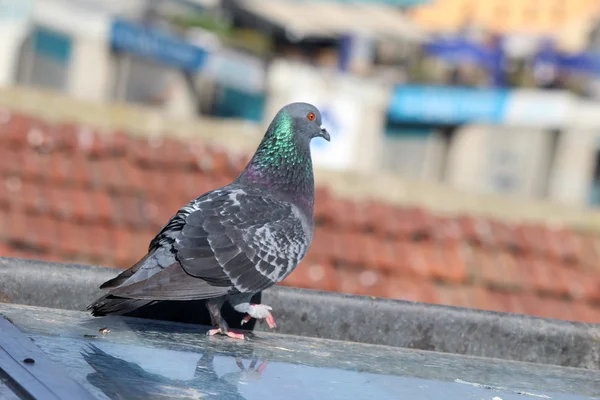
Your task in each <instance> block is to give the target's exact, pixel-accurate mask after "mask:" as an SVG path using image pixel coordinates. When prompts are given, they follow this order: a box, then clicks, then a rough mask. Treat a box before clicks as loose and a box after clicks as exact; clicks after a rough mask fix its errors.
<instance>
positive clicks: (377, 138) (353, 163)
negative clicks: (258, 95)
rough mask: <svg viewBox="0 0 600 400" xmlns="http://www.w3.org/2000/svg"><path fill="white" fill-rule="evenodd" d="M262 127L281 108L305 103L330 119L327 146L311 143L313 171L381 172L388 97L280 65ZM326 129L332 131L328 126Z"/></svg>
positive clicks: (352, 82)
mask: <svg viewBox="0 0 600 400" xmlns="http://www.w3.org/2000/svg"><path fill="white" fill-rule="evenodd" d="M267 79H268V83H267V87H268V94H269V97H268V99H267V104H266V110H265V121H264V123H265V125H266V124H268V123H269V122H270V120H271V119H272V118H273V116H274V115H275V113H276V112H277V111H278V110H279V109H280V108H281V107H283V106H285V105H286V104H288V103H293V102H307V103H312V104H314V105H315V106H317V107H318V108H319V109H320V110H321V111H322V112H325V111H326V110H327V111H329V112H330V113H331V114H333V115H334V120H335V121H336V123H337V125H338V126H337V127H336V126H327V124H328V121H327V120H326V119H325V120H324V121H323V123H324V124H325V125H326V128H327V129H328V130H329V131H330V132H331V134H332V135H331V136H332V138H331V143H322V142H321V141H319V142H318V143H317V142H316V141H313V142H314V143H313V145H312V154H313V161H314V164H315V165H316V166H321V167H325V168H334V169H342V170H356V171H366V172H368V171H379V170H380V167H381V165H382V157H381V152H382V146H383V131H384V123H385V106H386V105H387V103H388V96H389V91H388V90H387V89H385V88H383V87H381V86H379V85H378V84H376V83H370V82H368V81H366V80H359V79H354V78H352V77H350V76H347V75H340V74H338V73H337V72H335V71H328V70H320V69H316V68H313V67H309V66H306V65H302V64H296V63H291V62H287V61H282V60H278V61H276V62H274V63H273V64H272V65H271V68H270V70H269V72H268V77H267ZM329 123H330V125H333V124H332V123H331V122H329Z"/></svg>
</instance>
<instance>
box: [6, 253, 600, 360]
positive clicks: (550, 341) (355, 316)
mask: <svg viewBox="0 0 600 400" xmlns="http://www.w3.org/2000/svg"><path fill="white" fill-rule="evenodd" d="M118 272H119V271H118V270H115V269H110V268H103V267H91V266H82V265H69V264H57V263H48V262H42V261H30V260H21V259H13V258H2V257H0V301H3V302H8V303H17V304H27V305H36V306H44V307H51V308H62V309H71V310H83V309H85V307H86V306H87V305H88V304H89V303H90V302H91V301H93V300H94V299H95V298H96V297H98V296H100V295H101V294H102V292H101V291H100V290H99V289H98V286H99V285H100V284H101V283H102V282H103V281H105V280H107V279H109V278H111V277H113V276H114V275H116V274H117V273H118ZM257 300H258V299H257ZM262 300H263V302H264V303H267V304H270V305H271V306H273V308H274V311H275V313H276V314H275V315H276V318H277V322H278V328H277V331H278V332H279V333H285V334H293V335H300V336H311V337H317V338H327V339H334V340H345V341H355V342H362V343H371V344H380V345H388V346H395V347H404V348H411V349H419V350H432V351H438V352H445V353H454V354H461V355H470V356H480V357H490V358H499V359H506V360H514V361H525V362H533V363H542V364H553V365H560V366H568V367H578V368H586V369H594V370H600V325H591V324H583V323H575V322H567V321H558V320H552V319H543V318H534V317H528V316H522V315H513V314H505V313H495V312H488V311H480V310H472V309H463V308H457V307H447V306H439V305H431V304H421V303H413V302H407V301H397V300H389V299H380V298H374V297H362V296H350V295H343V294H338V293H325V292H318V291H310V290H302V289H293V288H286V287H275V288H272V289H269V290H267V291H265V292H264V293H263V295H262ZM168 303H171V304H168ZM174 303H178V304H174ZM234 313H235V312H233V313H231V312H229V313H228V314H227V315H226V319H227V320H228V322H230V321H231V323H232V325H235V324H236V323H238V321H239V318H240V316H239V315H235V314H234ZM136 316H140V317H145V318H152V319H161V320H172V321H179V322H189V323H203V324H207V322H206V321H208V313H207V312H206V311H205V309H204V307H202V306H201V304H199V302H187V303H185V304H184V303H181V302H166V304H163V305H162V306H161V307H160V308H158V309H155V310H148V311H147V312H146V313H145V314H142V315H136ZM257 329H258V330H262V329H264V328H263V327H261V326H260V325H259V326H258V327H257Z"/></svg>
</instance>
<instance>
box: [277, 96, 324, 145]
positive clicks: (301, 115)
mask: <svg viewBox="0 0 600 400" xmlns="http://www.w3.org/2000/svg"><path fill="white" fill-rule="evenodd" d="M290 119H291V125H292V127H293V129H292V131H293V132H294V134H295V135H296V136H298V138H297V139H298V140H307V141H310V140H311V139H313V138H315V137H322V138H323V139H325V140H327V141H328V142H329V141H330V140H331V138H330V137H329V133H328V132H327V130H326V129H325V128H324V127H323V125H322V122H321V113H320V112H319V110H318V109H317V107H315V106H313V105H312V104H308V103H292V104H288V105H287V106H285V107H283V108H282V109H281V110H280V111H279V112H278V113H277V115H276V116H275V118H274V119H273V122H274V123H275V124H277V123H278V121H282V122H283V121H286V120H287V121H289V120H290Z"/></svg>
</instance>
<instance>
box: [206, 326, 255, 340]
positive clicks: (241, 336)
mask: <svg viewBox="0 0 600 400" xmlns="http://www.w3.org/2000/svg"><path fill="white" fill-rule="evenodd" d="M217 334H220V335H225V336H228V337H230V338H233V339H240V340H244V339H246V336H244V334H243V333H238V332H234V331H231V330H223V329H221V328H216V329H211V330H209V331H208V332H206V335H207V336H214V335H217Z"/></svg>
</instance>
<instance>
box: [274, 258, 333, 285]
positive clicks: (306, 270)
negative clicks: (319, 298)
mask: <svg viewBox="0 0 600 400" xmlns="http://www.w3.org/2000/svg"><path fill="white" fill-rule="evenodd" d="M282 285H286V286H294V287H301V288H305V289H316V290H326V291H336V290H337V289H338V285H337V276H336V269H335V268H334V267H333V266H332V265H331V264H329V263H328V262H323V260H319V259H313V258H311V257H306V258H305V259H304V260H303V261H302V263H301V265H300V266H299V267H298V268H296V270H294V272H292V273H291V274H290V276H288V277H287V278H286V279H285V280H284V281H283V282H282Z"/></svg>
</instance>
